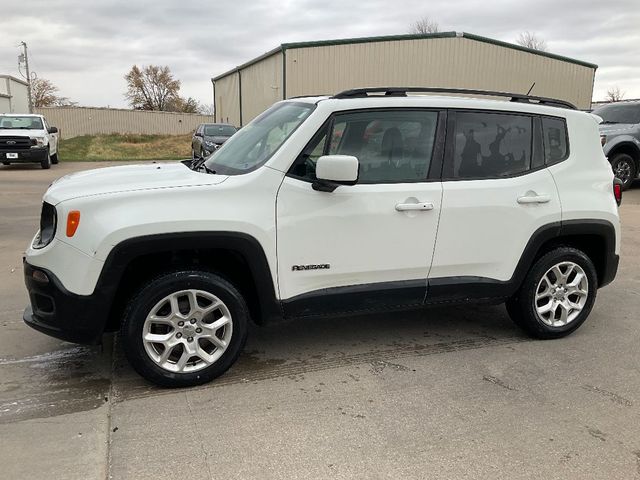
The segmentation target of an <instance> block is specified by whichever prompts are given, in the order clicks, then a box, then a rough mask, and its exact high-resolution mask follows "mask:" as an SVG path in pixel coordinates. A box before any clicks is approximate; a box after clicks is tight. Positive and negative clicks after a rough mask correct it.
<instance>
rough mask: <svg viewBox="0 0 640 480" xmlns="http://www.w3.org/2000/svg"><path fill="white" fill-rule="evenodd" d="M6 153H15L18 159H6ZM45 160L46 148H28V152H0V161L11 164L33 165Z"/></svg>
mask: <svg viewBox="0 0 640 480" xmlns="http://www.w3.org/2000/svg"><path fill="white" fill-rule="evenodd" d="M8 153H16V154H17V155H18V158H7V154H8ZM46 158H47V147H37V148H30V149H29V150H16V151H15V152H11V151H8V150H7V151H2V152H0V161H2V162H11V163H35V162H41V161H43V160H44V159H46Z"/></svg>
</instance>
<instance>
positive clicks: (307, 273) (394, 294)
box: [277, 109, 444, 315]
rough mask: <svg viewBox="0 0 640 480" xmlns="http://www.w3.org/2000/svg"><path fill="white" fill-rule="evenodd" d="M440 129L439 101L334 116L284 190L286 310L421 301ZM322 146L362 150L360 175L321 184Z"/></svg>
mask: <svg viewBox="0 0 640 480" xmlns="http://www.w3.org/2000/svg"><path fill="white" fill-rule="evenodd" d="M439 117H440V121H439V120H438V119H439ZM443 136H444V116H443V114H440V113H439V112H437V111H434V110H415V109H413V110H410V109H386V110H363V111H358V112H346V113H338V114H335V116H334V117H333V118H331V119H330V120H328V121H327V123H326V124H325V126H323V128H322V129H321V130H320V131H319V132H318V133H317V134H316V135H315V137H314V138H313V139H312V140H311V142H310V143H309V145H307V147H306V148H305V150H304V151H303V152H302V154H301V155H300V156H299V158H298V159H297V160H296V162H295V163H294V164H293V166H292V167H291V170H290V171H289V173H288V174H287V176H286V177H285V178H284V180H283V183H282V185H281V187H280V190H279V192H278V198H277V251H278V283H279V291H280V297H281V299H282V300H283V304H284V307H285V314H287V315H309V314H321V313H335V312H340V311H356V310H368V309H377V308H384V307H385V306H392V305H393V306H397V305H420V304H422V303H423V301H424V296H425V293H426V279H427V275H428V271H429V267H430V265H431V259H432V255H433V248H434V244H435V238H436V231H437V226H438V217H439V215H440V202H441V196H442V187H441V184H440V181H439V180H438V179H437V178H436V179H435V180H431V179H430V178H429V177H430V172H436V173H435V175H437V177H439V174H440V172H439V170H440V167H441V163H440V161H441V158H442V151H443V143H444V142H443V140H444V138H443ZM438 139H440V141H438ZM322 154H345V155H354V156H356V157H358V159H359V163H360V174H359V179H358V182H357V184H356V185H351V186H346V185H345V186H339V187H338V188H337V189H336V190H335V191H333V192H322V191H316V190H314V189H313V188H312V183H313V181H314V180H315V161H316V160H317V158H318V157H319V156H320V155H322ZM431 167H433V168H431ZM430 168H431V170H430ZM432 174H433V173H432ZM417 204H425V205H424V206H423V207H424V208H423V209H422V210H416V208H417Z"/></svg>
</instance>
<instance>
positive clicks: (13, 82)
mask: <svg viewBox="0 0 640 480" xmlns="http://www.w3.org/2000/svg"><path fill="white" fill-rule="evenodd" d="M0 94H2V95H3V97H2V98H0V113H29V89H28V87H27V84H26V82H24V81H22V80H20V79H17V78H14V77H11V76H10V75H0ZM5 95H6V96H5Z"/></svg>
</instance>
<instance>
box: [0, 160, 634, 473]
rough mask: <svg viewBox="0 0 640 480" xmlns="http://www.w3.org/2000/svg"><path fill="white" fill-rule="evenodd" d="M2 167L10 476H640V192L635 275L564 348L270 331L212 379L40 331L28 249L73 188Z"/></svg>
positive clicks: (512, 339) (504, 333)
mask: <svg viewBox="0 0 640 480" xmlns="http://www.w3.org/2000/svg"><path fill="white" fill-rule="evenodd" d="M101 165H102V164H90V163H63V164H60V165H58V166H54V167H53V168H52V169H51V170H49V171H44V170H41V169H39V167H33V168H32V167H22V166H15V167H14V166H11V167H0V326H1V327H2V329H3V331H2V335H0V465H2V470H0V472H1V473H0V478H11V479H41V478H42V479H45V478H46V479H58V478H59V479H76V478H77V479H104V478H113V479H147V478H148V479H152V478H153V479H156V478H162V477H176V478H190V479H193V480H197V479H218V478H238V479H252V478H256V479H258V478H259V479H269V478H310V479H311V478H313V479H317V478H345V479H346V478H368V479H369V478H381V479H382V478H390V479H391V478H455V479H459V478H492V479H495V478H504V479H516V478H532V479H533V478H542V477H544V478H558V479H566V478H580V479H583V478H640V408H639V406H640V373H639V365H640V353H639V349H638V347H637V345H638V341H639V340H640V328H639V325H638V323H639V321H640V318H638V314H637V312H638V310H640V255H639V254H640V188H638V186H636V188H635V189H634V190H631V191H630V192H626V193H625V196H624V204H623V206H622V208H621V215H622V218H623V228H624V231H623V249H622V260H621V266H620V270H619V273H618V278H617V279H616V281H615V282H614V283H613V284H612V285H611V286H609V287H607V288H605V289H602V290H600V291H599V294H598V296H599V297H598V300H597V302H596V306H595V309H594V311H593V313H592V314H591V317H590V318H589V320H588V321H587V322H586V323H585V324H584V325H583V326H582V327H581V328H580V329H579V330H578V331H577V332H576V333H575V334H573V335H572V336H570V337H568V338H566V339H563V340H557V341H534V340H531V339H529V338H527V337H525V336H524V335H523V334H522V333H521V332H520V331H519V330H517V329H516V328H515V327H514V326H513V325H512V323H511V322H510V320H509V319H508V317H507V315H506V312H505V311H504V308H503V307H501V306H484V307H455V308H437V309H430V310H426V311H421V312H409V313H398V314H386V315H376V316H371V315H369V316H358V317H350V318H333V319H324V320H315V321H309V320H296V321H291V322H285V323H281V324H278V325H270V326H267V327H261V328H258V327H253V328H252V329H251V332H250V339H249V342H248V344H247V347H246V350H245V353H244V354H243V356H242V357H241V359H240V361H239V362H238V364H237V365H235V366H234V367H233V368H232V369H231V370H230V371H229V372H228V373H227V374H225V375H224V376H223V377H221V378H219V379H218V380H217V381H214V382H213V383H211V384H209V385H205V386H202V387H198V388H193V389H188V390H163V389H159V388H156V387H153V386H151V385H149V384H147V383H146V382H144V381H143V380H142V379H141V378H140V377H138V376H137V375H136V374H135V373H134V372H133V371H132V370H131V368H130V367H129V366H128V365H127V364H126V362H125V360H124V358H123V356H122V352H121V349H120V348H119V346H118V344H117V342H115V345H113V344H109V343H108V344H107V346H106V347H105V348H100V347H81V346H76V345H72V344H68V343H64V342H61V341H57V340H55V339H50V338H48V337H46V336H44V335H42V334H40V333H38V332H35V331H33V330H31V329H29V328H28V327H26V326H25V325H24V324H23V323H22V320H21V312H22V309H23V307H24V305H25V304H26V302H27V295H26V291H25V289H24V285H23V279H22V269H21V255H22V252H23V250H24V247H25V246H26V245H27V243H28V242H29V241H30V239H31V237H32V235H33V234H34V233H35V230H36V229H37V223H38V217H39V208H40V202H41V196H42V194H43V193H44V191H45V189H46V187H47V185H48V184H49V183H50V182H51V181H52V180H53V179H54V178H56V177H59V176H61V175H64V174H66V173H69V172H71V171H77V170H81V169H84V168H91V167H97V166H101Z"/></svg>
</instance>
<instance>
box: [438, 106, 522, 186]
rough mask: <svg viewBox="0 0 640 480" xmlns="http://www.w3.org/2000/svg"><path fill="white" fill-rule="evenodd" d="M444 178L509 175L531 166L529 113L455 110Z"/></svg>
mask: <svg viewBox="0 0 640 480" xmlns="http://www.w3.org/2000/svg"><path fill="white" fill-rule="evenodd" d="M455 119H456V122H455V129H454V138H453V162H449V165H447V168H448V170H449V171H448V172H445V177H447V178H457V179H482V178H500V177H509V176H512V175H517V174H520V173H523V172H526V171H527V170H529V169H530V168H531V150H532V124H533V121H532V117H530V116H524V115H512V114H502V113H485V112H456V114H455Z"/></svg>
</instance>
